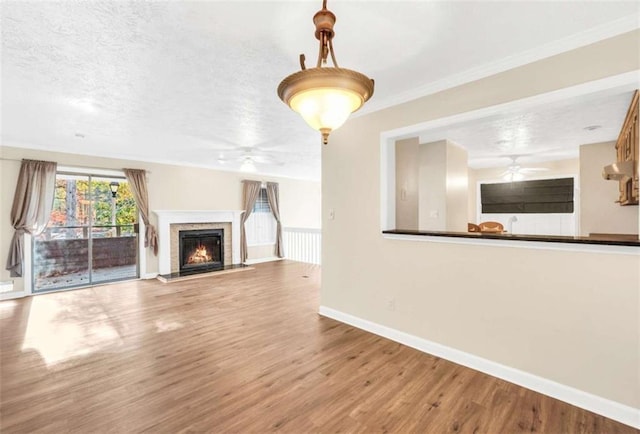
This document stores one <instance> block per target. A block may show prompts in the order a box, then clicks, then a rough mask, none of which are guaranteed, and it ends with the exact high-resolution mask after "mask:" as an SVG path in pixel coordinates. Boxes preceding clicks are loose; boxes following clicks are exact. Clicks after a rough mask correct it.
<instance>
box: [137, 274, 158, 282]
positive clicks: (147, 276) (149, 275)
mask: <svg viewBox="0 0 640 434" xmlns="http://www.w3.org/2000/svg"><path fill="white" fill-rule="evenodd" d="M156 277H158V273H144V274H142V273H140V279H143V280H147V279H155V278H156Z"/></svg>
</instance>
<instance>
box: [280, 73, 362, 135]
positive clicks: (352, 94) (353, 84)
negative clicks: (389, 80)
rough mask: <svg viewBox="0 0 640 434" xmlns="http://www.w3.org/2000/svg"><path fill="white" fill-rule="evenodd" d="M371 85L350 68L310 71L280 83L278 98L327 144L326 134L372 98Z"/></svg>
mask: <svg viewBox="0 0 640 434" xmlns="http://www.w3.org/2000/svg"><path fill="white" fill-rule="evenodd" d="M373 85H374V82H373V80H371V79H370V78H369V77H367V76H366V75H364V74H361V73H359V72H356V71H352V70H350V69H345V68H328V67H322V68H310V69H303V70H302V71H298V72H296V73H294V74H291V75H290V76H288V77H286V78H285V79H284V80H282V82H281V83H280V86H278V96H279V97H280V99H281V100H282V101H283V102H284V103H285V104H287V105H288V106H289V107H291V108H292V109H293V110H294V111H296V112H298V113H300V114H301V115H302V117H303V118H304V120H305V121H306V122H307V124H309V125H310V126H311V127H312V128H314V129H316V130H318V131H320V132H322V138H323V142H324V143H325V144H326V143H327V140H328V137H329V133H330V132H331V131H333V130H335V129H336V128H338V127H340V126H341V125H342V124H344V123H345V121H346V120H347V118H348V117H349V115H350V114H351V113H353V112H354V111H356V110H358V109H359V108H360V107H362V105H363V104H364V103H365V102H366V101H367V100H368V99H369V98H371V95H372V94H373Z"/></svg>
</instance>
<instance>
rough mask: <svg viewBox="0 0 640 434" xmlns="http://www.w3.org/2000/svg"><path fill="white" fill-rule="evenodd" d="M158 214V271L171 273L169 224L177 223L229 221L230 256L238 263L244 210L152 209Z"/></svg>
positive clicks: (234, 262)
mask: <svg viewBox="0 0 640 434" xmlns="http://www.w3.org/2000/svg"><path fill="white" fill-rule="evenodd" d="M153 212H154V213H155V215H157V216H158V227H157V230H158V271H159V272H160V274H169V273H171V231H170V226H171V225H172V224H178V223H227V222H228V223H231V256H232V262H233V264H240V216H241V215H242V213H243V212H244V211H241V210H230V211H217V210H215V211H209V210H202V211H182V210H181V211H167V210H157V211H153Z"/></svg>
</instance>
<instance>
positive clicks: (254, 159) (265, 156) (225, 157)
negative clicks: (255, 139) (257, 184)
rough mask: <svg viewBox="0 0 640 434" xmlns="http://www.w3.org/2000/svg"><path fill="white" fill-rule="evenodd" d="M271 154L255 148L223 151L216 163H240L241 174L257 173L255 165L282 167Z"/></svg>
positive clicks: (280, 162) (281, 163)
mask: <svg viewBox="0 0 640 434" xmlns="http://www.w3.org/2000/svg"><path fill="white" fill-rule="evenodd" d="M270 154H271V152H269V151H263V150H261V149H259V148H256V147H241V148H238V149H234V150H229V151H223V152H221V153H220V154H219V156H218V163H220V164H226V163H227V162H241V165H240V170H241V171H243V172H255V171H257V167H256V165H262V164H264V165H271V166H283V165H284V162H282V161H279V160H277V159H276V158H274V157H273V156H272V155H270Z"/></svg>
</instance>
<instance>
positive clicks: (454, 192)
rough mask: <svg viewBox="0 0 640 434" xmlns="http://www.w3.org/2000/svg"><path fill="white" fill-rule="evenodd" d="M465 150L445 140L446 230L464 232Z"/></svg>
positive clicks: (466, 195) (465, 218)
mask: <svg viewBox="0 0 640 434" xmlns="http://www.w3.org/2000/svg"><path fill="white" fill-rule="evenodd" d="M467 161H468V156H467V150H466V149H464V148H462V147H460V146H458V145H456V144H454V143H451V142H447V178H446V183H447V228H446V230H447V231H453V232H466V230H467V223H468V222H467V213H468V210H467V207H468V206H469V198H468V197H469V189H468V185H469V176H468V170H469V169H468V167H467Z"/></svg>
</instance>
